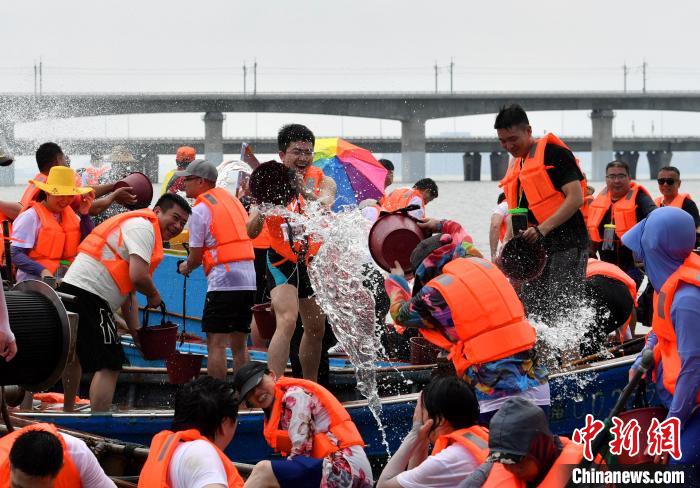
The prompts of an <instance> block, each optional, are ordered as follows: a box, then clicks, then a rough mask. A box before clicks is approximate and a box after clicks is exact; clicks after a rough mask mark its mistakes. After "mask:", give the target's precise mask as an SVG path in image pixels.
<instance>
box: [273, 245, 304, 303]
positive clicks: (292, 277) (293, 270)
mask: <svg viewBox="0 0 700 488" xmlns="http://www.w3.org/2000/svg"><path fill="white" fill-rule="evenodd" d="M283 259H284V258H283V257H282V256H280V255H279V254H277V253H276V252H275V251H274V250H272V249H269V250H268V251H267V289H268V290H270V291H272V289H273V288H275V287H276V286H279V285H292V286H295V287H296V289H297V296H298V297H299V298H309V297H312V296H314V289H313V288H312V287H311V280H310V279H309V273H308V271H307V269H306V264H305V263H302V262H299V263H293V262H291V261H284V262H283V263H281V264H278V265H277V266H275V265H273V263H278V262H280V261H282V260H283Z"/></svg>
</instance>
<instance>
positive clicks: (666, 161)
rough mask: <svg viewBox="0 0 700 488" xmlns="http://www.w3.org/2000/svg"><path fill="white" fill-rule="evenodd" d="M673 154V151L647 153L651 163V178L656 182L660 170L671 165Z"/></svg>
mask: <svg viewBox="0 0 700 488" xmlns="http://www.w3.org/2000/svg"><path fill="white" fill-rule="evenodd" d="M672 157H673V153H672V152H671V151H647V161H649V177H650V178H651V179H652V180H654V179H656V175H657V174H658V173H659V170H660V169H661V168H663V167H664V166H669V165H670V164H671V158H672Z"/></svg>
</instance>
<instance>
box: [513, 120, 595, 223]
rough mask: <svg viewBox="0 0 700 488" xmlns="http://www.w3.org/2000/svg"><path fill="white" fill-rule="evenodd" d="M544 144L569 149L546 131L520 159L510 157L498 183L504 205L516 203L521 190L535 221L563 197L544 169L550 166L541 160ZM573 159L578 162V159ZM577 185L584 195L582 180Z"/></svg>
mask: <svg viewBox="0 0 700 488" xmlns="http://www.w3.org/2000/svg"><path fill="white" fill-rule="evenodd" d="M547 144H554V145H555V146H560V147H563V148H564V149H569V147H568V146H567V145H566V144H564V143H563V142H562V141H561V140H560V139H559V138H558V137H557V136H555V135H554V134H551V133H549V134H547V135H546V136H544V137H542V138H541V139H538V140H537V142H536V143H535V144H533V145H532V147H531V148H530V153H529V154H528V155H527V158H526V159H525V160H524V161H523V160H522V159H519V160H516V159H513V160H511V162H510V164H509V165H508V171H506V175H505V176H504V177H503V179H502V180H501V182H500V183H499V186H500V187H501V188H503V192H504V193H505V195H506V201H507V202H508V208H509V209H513V208H517V207H519V206H520V197H521V196H522V194H521V192H522V193H525V196H527V205H528V208H529V209H530V212H532V215H534V216H535V219H537V222H539V223H542V222H544V221H545V220H547V219H548V218H549V217H550V216H551V215H552V214H553V213H554V212H556V211H557V209H558V208H559V207H561V205H562V204H563V203H564V200H565V196H564V194H563V193H562V192H561V191H559V190H557V189H556V188H555V187H554V184H553V183H552V180H551V179H550V178H549V175H548V174H547V169H549V168H552V166H547V164H546V161H545V160H544V153H545V149H546V147H547ZM521 163H522V164H521ZM576 163H577V164H578V160H576ZM581 189H582V190H583V194H584V195H585V194H586V191H585V190H586V182H585V181H581Z"/></svg>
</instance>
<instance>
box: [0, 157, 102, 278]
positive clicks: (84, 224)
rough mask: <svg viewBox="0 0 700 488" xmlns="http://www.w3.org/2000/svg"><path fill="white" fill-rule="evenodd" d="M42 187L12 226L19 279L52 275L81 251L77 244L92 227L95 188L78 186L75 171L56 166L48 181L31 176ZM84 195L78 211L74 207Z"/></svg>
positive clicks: (14, 257)
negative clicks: (92, 204) (92, 205)
mask: <svg viewBox="0 0 700 488" xmlns="http://www.w3.org/2000/svg"><path fill="white" fill-rule="evenodd" d="M30 183H31V184H32V185H35V186H36V187H37V189H38V190H39V194H38V195H37V197H36V200H33V201H31V202H30V203H29V207H28V208H27V209H26V210H24V211H23V212H22V213H20V214H19V216H18V217H17V219H15V222H14V225H13V228H12V238H11V241H12V245H11V246H12V247H11V250H12V261H13V263H14V264H15V265H16V266H17V281H25V280H30V279H34V280H41V279H42V278H44V277H53V276H54V275H55V274H56V271H57V270H58V269H59V267H60V266H61V263H62V262H70V261H72V260H73V259H74V258H75V256H76V255H77V254H78V244H80V241H81V240H83V239H84V238H85V236H87V235H88V234H89V233H90V232H91V231H92V229H93V224H92V221H91V220H90V215H89V213H88V212H89V210H90V205H91V203H92V200H93V198H94V196H93V195H94V194H93V193H92V188H89V187H76V185H75V171H73V170H72V169H70V168H66V167H65V166H54V167H53V168H51V170H50V172H49V176H48V178H47V179H46V181H45V182H41V181H36V180H31V181H30ZM76 196H80V197H81V200H80V201H81V203H80V207H79V209H78V213H79V215H80V217H78V215H76V212H75V211H74V210H73V209H72V208H71V203H72V202H73V199H74V198H75V197H76Z"/></svg>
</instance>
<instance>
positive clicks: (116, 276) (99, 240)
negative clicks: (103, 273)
mask: <svg viewBox="0 0 700 488" xmlns="http://www.w3.org/2000/svg"><path fill="white" fill-rule="evenodd" d="M137 217H143V218H145V219H148V220H149V221H150V222H151V225H153V232H154V233H155V236H156V242H155V244H154V246H153V253H152V254H151V265H150V273H151V274H153V271H154V270H155V269H156V268H157V267H158V265H159V264H160V262H161V261H162V260H163V237H162V236H161V233H160V226H159V225H158V217H157V216H156V214H155V213H154V212H153V210H149V209H147V208H144V209H141V210H133V211H131V212H125V213H122V214H119V215H115V216H114V217H111V218H109V219H107V220H105V221H104V222H102V223H101V224H100V225H98V226H97V227H95V228H94V229H93V231H92V232H91V233H90V234H89V235H88V236H87V237H86V238H85V239H84V240H83V242H82V243H80V247H78V252H82V253H85V254H87V255H88V256H90V257H92V258H93V259H96V260H97V261H99V262H100V263H102V265H103V266H104V267H105V268H107V271H109V274H110V275H111V276H112V279H113V280H114V282H115V283H116V284H117V287H118V288H119V293H121V294H122V295H126V294H127V293H130V292H131V291H133V290H134V284H133V283H132V281H131V278H130V277H129V262H128V261H125V260H123V259H122V258H121V256H119V254H118V253H117V251H116V249H113V248H112V246H110V245H109V243H108V242H107V238H108V237H109V235H110V234H111V233H112V231H113V230H115V229H118V230H119V240H118V245H121V243H122V242H123V237H124V236H123V235H122V230H121V227H120V226H121V224H123V223H124V222H125V221H127V220H129V219H134V218H137ZM105 246H107V247H108V248H110V250H111V251H112V254H114V258H113V259H103V258H102V249H103V248H104V247H105Z"/></svg>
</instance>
